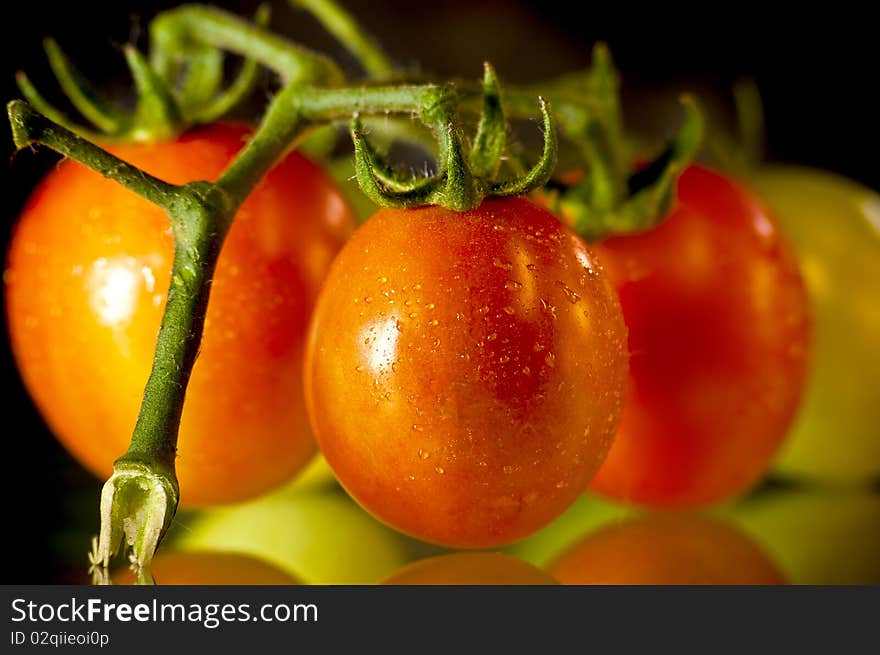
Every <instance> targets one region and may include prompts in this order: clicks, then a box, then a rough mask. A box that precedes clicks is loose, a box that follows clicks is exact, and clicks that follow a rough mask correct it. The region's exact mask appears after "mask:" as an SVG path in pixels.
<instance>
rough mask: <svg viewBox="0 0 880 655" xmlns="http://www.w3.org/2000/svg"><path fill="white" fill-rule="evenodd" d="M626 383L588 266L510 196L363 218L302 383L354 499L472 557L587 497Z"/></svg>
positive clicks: (543, 215)
mask: <svg viewBox="0 0 880 655" xmlns="http://www.w3.org/2000/svg"><path fill="white" fill-rule="evenodd" d="M626 372H627V366H626V330H625V328H624V325H623V321H622V318H621V314H620V307H619V305H618V302H617V298H616V295H615V293H614V290H613V289H612V287H611V285H610V284H609V282H608V280H607V279H606V277H605V274H604V272H603V271H602V268H601V266H600V265H599V263H598V261H597V260H596V259H595V257H594V256H593V254H592V252H591V251H590V250H589V249H588V248H587V247H586V246H585V245H584V244H583V242H582V241H581V240H580V239H579V238H578V237H577V236H576V235H574V234H573V233H572V232H571V231H570V230H569V229H568V228H566V227H565V226H564V225H563V224H562V223H561V222H560V221H559V220H558V219H557V218H556V217H554V216H553V215H552V214H550V213H549V212H548V211H546V210H545V209H543V208H540V207H538V206H537V205H535V204H533V203H531V202H529V201H528V200H525V199H523V198H516V199H507V200H491V201H486V202H484V203H483V204H482V205H481V206H480V207H478V208H477V209H474V210H472V211H468V212H462V213H458V212H453V211H450V210H446V209H443V208H439V207H424V208H419V209H408V210H391V209H385V210H381V211H379V212H378V213H376V214H375V215H374V216H373V217H372V218H370V219H369V221H367V223H365V224H364V225H363V226H362V227H361V228H360V229H359V230H358V231H357V232H356V233H355V234H354V236H353V237H352V238H351V240H350V241H349V242H348V243H347V244H346V246H345V248H344V249H343V250H342V252H341V253H340V254H339V256H338V257H337V259H336V261H335V262H334V264H333V267H332V268H331V271H330V274H329V275H328V277H327V281H326V283H325V285H324V288H323V290H322V292H321V296H320V299H319V301H318V304H317V306H316V309H315V313H314V316H313V319H312V326H311V332H310V337H309V343H308V354H307V359H306V367H305V381H306V398H307V404H308V409H309V415H310V418H311V420H312V426H313V428H314V431H315V435H316V437H317V439H318V443H319V445H320V447H321V450H322V452H323V453H324V455H325V457H326V458H327V461H328V463H329V464H330V466H331V467H332V468H333V470H334V472H335V473H336V475H337V477H338V478H339V480H340V482H341V483H342V485H343V486H344V487H345V488H346V489H347V490H348V491H349V493H351V494H352V496H353V497H354V498H355V499H356V500H357V501H358V502H360V503H361V504H362V505H363V506H364V507H365V508H366V509H367V510H368V511H369V512H371V513H373V514H374V515H375V516H376V517H378V518H379V519H380V520H383V521H385V522H387V523H388V524H389V525H391V526H392V527H395V528H397V529H398V530H401V531H403V532H407V533H409V534H411V535H413V536H416V537H419V538H421V539H424V540H427V541H432V542H436V543H440V544H444V545H448V546H453V547H464V548H471V547H494V546H498V545H501V544H506V543H510V542H512V541H515V540H517V539H519V538H521V537H524V536H526V535H528V534H530V533H532V532H534V531H535V530H537V529H538V528H540V527H541V526H543V525H545V524H547V523H548V522H549V521H550V520H552V519H553V518H555V517H556V516H557V515H558V514H559V513H561V512H562V511H563V510H564V509H565V508H566V507H567V506H568V505H570V504H571V503H572V501H574V499H575V498H576V497H577V496H578V495H579V494H581V493H582V492H583V490H584V488H585V487H586V486H587V483H588V482H589V480H590V479H591V477H592V476H593V474H594V473H595V471H596V469H597V467H598V466H599V464H600V463H601V462H602V460H603V459H604V457H605V454H606V453H607V451H608V447H609V446H610V443H611V439H612V436H613V434H614V430H615V427H616V425H617V420H618V417H619V415H620V411H621V407H622V404H623V399H624V390H625V381H626Z"/></svg>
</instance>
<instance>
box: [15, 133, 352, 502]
mask: <svg viewBox="0 0 880 655" xmlns="http://www.w3.org/2000/svg"><path fill="white" fill-rule="evenodd" d="M246 135H247V130H246V129H245V128H243V127H238V126H227V125H214V126H210V127H207V128H203V129H200V130H194V131H192V132H188V133H187V134H185V135H184V136H182V137H181V138H179V139H178V140H176V141H173V142H164V143H156V144H153V145H134V144H128V145H113V146H112V147H111V150H113V151H114V153H115V154H117V155H118V156H120V157H121V158H123V159H125V160H127V161H129V162H131V163H133V164H135V165H137V166H139V167H141V168H143V169H145V170H146V171H148V172H150V173H152V174H154V175H156V176H158V177H160V178H162V179H165V180H167V181H169V182H172V183H184V182H189V181H191V180H194V179H209V180H210V179H214V178H215V177H216V176H217V175H218V174H219V173H220V172H221V171H222V169H223V167H224V166H225V165H226V164H227V163H228V162H229V161H230V159H231V158H232V157H233V155H234V154H235V153H236V152H237V151H238V150H239V149H240V148H241V147H242V146H243V144H244V139H245V137H246ZM352 230H353V219H352V217H351V214H350V211H349V209H348V208H347V206H346V204H345V203H344V201H343V199H342V196H341V195H340V194H339V192H338V191H337V190H336V189H335V187H334V186H333V184H332V182H331V180H330V178H329V177H328V176H327V175H326V174H325V173H324V172H323V171H322V170H321V169H320V168H319V167H318V166H317V165H315V164H313V163H312V162H310V161H308V160H307V159H306V158H304V157H303V156H302V155H299V154H296V153H294V154H291V155H290V156H288V157H287V158H286V159H285V160H284V161H283V162H281V163H280V164H279V165H278V166H277V167H276V168H275V169H274V170H273V171H271V172H270V173H269V174H268V176H267V177H266V179H265V180H263V182H262V183H261V184H260V185H259V186H258V188H257V189H256V190H255V191H254V193H253V194H252V195H251V196H250V197H249V198H248V200H247V201H246V202H245V204H244V205H243V207H242V208H241V210H240V211H239V212H238V215H237V217H236V220H235V223H234V225H233V227H232V229H231V231H230V233H229V235H228V238H227V240H226V243H225V245H224V247H223V251H222V253H221V255H220V260H219V263H218V266H217V270H216V275H215V278H214V281H213V284H212V293H211V299H210V304H209V309H208V313H207V319H206V322H205V331H204V338H203V341H202V345H201V351H200V355H199V358H198V360H197V361H196V364H195V367H194V370H193V374H192V378H191V380H190V383H189V387H188V391H187V397H186V405H185V408H184V411H183V418H182V423H181V428H180V438H179V444H178V459H177V474H178V479H179V481H180V489H181V504H182V506H203V505H213V504H218V503H229V502H234V501H240V500H243V499H245V498H249V497H253V496H256V495H259V494H261V493H264V492H265V491H267V490H269V489H271V488H273V487H276V486H278V485H280V484H282V483H283V482H285V481H286V480H288V479H289V478H290V477H291V476H293V475H294V474H296V473H297V471H299V470H300V469H301V468H303V467H304V466H305V465H306V464H307V462H308V461H309V459H310V458H311V457H312V455H313V454H314V452H315V445H314V440H313V438H312V435H311V433H310V430H309V426H308V419H307V416H306V412H305V407H304V401H303V394H302V377H301V370H302V358H303V348H304V339H305V333H306V328H307V324H308V319H309V315H310V313H311V310H312V305H313V303H314V300H315V298H316V296H317V292H318V288H319V287H320V285H321V282H322V281H323V277H324V275H325V273H326V271H327V269H328V268H329V265H330V262H331V261H332V259H333V257H334V255H335V254H336V252H337V251H338V250H339V249H340V248H341V246H342V244H343V242H344V241H345V239H346V238H347V236H348V234H349V233H350V232H351V231H352ZM172 257H173V239H172V236H171V232H170V225H169V223H168V218H167V216H166V215H165V214H164V212H163V211H162V210H160V209H159V208H158V207H156V206H154V205H152V204H150V203H149V202H147V201H146V200H144V199H142V198H140V197H138V196H136V195H135V194H134V193H132V192H130V191H128V190H126V189H124V188H122V187H121V186H120V185H118V184H116V183H115V182H112V181H110V180H106V179H104V178H102V177H101V176H100V175H98V174H97V173H94V172H92V171H89V170H87V169H86V168H85V167H83V166H81V165H79V164H76V163H74V162H69V161H68V162H64V163H62V164H61V165H59V166H58V167H57V168H56V169H55V170H53V171H52V172H51V173H49V174H48V175H47V176H46V178H45V179H44V180H43V182H42V183H41V184H40V186H39V187H38V188H37V189H36V190H35V191H34V193H33V194H32V196H31V198H30V200H29V202H28V204H27V206H26V207H25V209H24V211H23V212H22V214H21V217H20V219H19V222H18V224H17V226H16V228H15V231H14V234H13V238H12V242H11V245H10V248H9V252H8V259H7V267H6V271H5V276H4V279H5V292H6V303H7V320H8V323H9V332H10V336H11V340H12V347H13V352H14V355H15V360H16V362H17V364H18V367H19V370H20V371H21V374H22V377H23V379H24V382H25V385H26V387H27V389H28V391H29V392H30V394H31V396H32V397H33V399H34V401H35V403H36V405H37V406H38V408H39V410H40V412H41V414H42V415H43V417H44V419H45V420H46V422H47V423H48V424H49V426H50V428H51V429H52V431H53V432H54V433H55V435H56V436H57V437H58V439H59V440H60V441H61V442H62V443H63V444H64V446H65V447H66V448H67V449H68V450H69V451H70V452H71V453H72V454H73V456H74V457H75V458H76V459H77V460H79V461H80V462H81V463H82V464H84V465H85V466H86V467H87V468H88V469H89V470H91V471H92V472H93V473H95V474H96V475H98V476H100V477H102V478H106V477H108V476H109V475H110V473H111V472H112V463H113V461H114V460H115V459H116V458H117V457H119V456H120V455H121V454H122V453H124V452H125V450H126V448H127V447H128V443H129V439H130V438H131V434H132V430H133V428H134V424H135V418H136V416H137V413H138V409H139V407H140V403H141V399H142V396H143V390H144V386H145V384H146V381H147V377H148V375H149V372H150V368H151V365H152V361H153V351H154V346H155V343H156V335H157V333H158V329H159V324H160V322H161V317H162V312H163V308H164V304H165V297H166V293H167V290H168V288H169V285H170V271H171V263H172Z"/></svg>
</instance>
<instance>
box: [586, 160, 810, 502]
mask: <svg viewBox="0 0 880 655" xmlns="http://www.w3.org/2000/svg"><path fill="white" fill-rule="evenodd" d="M596 253H597V254H598V255H599V257H600V258H601V260H602V262H603V263H604V264H605V267H606V270H607V272H608V275H609V277H610V279H611V280H612V281H613V283H614V285H615V286H616V288H617V290H618V291H619V293H620V302H621V306H622V308H623V314H624V320H625V321H626V325H627V327H628V328H629V350H630V382H629V392H628V397H627V403H626V407H625V408H624V413H623V418H622V419H621V424H620V429H619V430H618V434H617V439H616V441H615V443H614V446H613V448H612V449H611V452H610V454H609V456H608V459H607V460H606V462H605V464H604V465H603V467H602V469H601V470H600V471H599V473H598V475H597V476H596V479H595V480H594V482H593V484H592V487H591V488H592V489H594V490H595V491H597V492H599V493H602V494H605V495H608V496H610V497H613V498H616V499H622V500H627V501H632V502H636V503H643V504H647V505H656V506H680V507H681V506H696V505H703V504H707V503H711V502H714V501H718V500H721V499H723V498H726V497H729V496H731V495H734V494H737V493H739V492H742V491H744V490H746V489H747V488H749V487H750V486H751V485H753V484H754V483H755V482H757V481H758V479H759V478H760V477H761V476H762V475H763V474H764V472H765V471H766V470H767V468H768V467H769V466H770V463H771V460H772V458H773V456H774V454H775V453H776V451H777V449H778V448H779V446H780V444H781V443H782V441H783V439H784V437H785V435H786V432H787V430H788V428H789V425H790V423H791V421H792V418H793V416H794V413H795V410H796V409H797V405H798V401H799V399H800V397H801V393H802V389H803V386H804V380H805V374H806V368H807V363H808V350H809V308H808V302H807V297H806V293H805V291H804V287H803V282H802V280H801V277H800V274H799V272H798V269H797V265H796V262H795V260H794V258H793V256H792V255H791V253H790V251H789V248H788V247H787V244H786V243H785V242H784V241H783V239H782V238H781V236H780V233H779V231H778V229H777V227H776V225H775V223H774V222H773V220H772V219H771V217H770V215H769V214H768V213H767V211H766V210H765V209H764V208H763V206H762V205H761V204H760V203H759V202H758V201H757V200H756V199H755V198H754V197H753V196H752V195H751V194H750V193H748V192H746V191H745V190H744V189H743V188H740V187H738V186H736V185H734V184H733V183H731V182H730V181H728V180H727V179H725V178H723V177H721V176H719V175H717V174H715V173H713V172H710V171H708V170H706V169H703V168H698V167H691V168H689V169H687V170H686V171H685V172H684V174H683V175H682V176H681V178H680V180H679V183H678V189H677V202H676V204H675V207H674V209H673V211H672V213H671V215H670V216H669V217H668V219H666V220H665V221H664V222H663V223H661V225H660V226H659V227H658V228H656V229H655V230H653V231H651V232H648V233H645V234H643V235H637V236H630V237H617V238H612V239H608V240H606V241H604V242H603V243H602V244H600V245H599V246H597V248H596Z"/></svg>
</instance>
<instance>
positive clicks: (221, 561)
mask: <svg viewBox="0 0 880 655" xmlns="http://www.w3.org/2000/svg"><path fill="white" fill-rule="evenodd" d="M150 571H151V573H152V574H153V580H154V581H155V583H156V584H157V585H295V584H301V582H300V581H299V580H298V579H297V578H295V577H293V576H291V575H289V574H287V573H285V572H284V571H283V570H281V569H279V568H277V567H275V566H272V565H271V564H268V563H267V562H264V561H262V560H259V559H257V558H255V557H251V556H249V555H242V554H240V553H212V552H201V553H196V552H185V551H174V550H172V551H161V552H160V553H159V554H158V555H156V557H155V559H153V563H152V564H151V565H150ZM113 582H114V584H134V582H135V574H134V573H133V572H132V571H122V572H120V573H118V574H116V575H114V576H113Z"/></svg>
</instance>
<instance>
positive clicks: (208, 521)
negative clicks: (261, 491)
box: [160, 490, 414, 584]
mask: <svg viewBox="0 0 880 655" xmlns="http://www.w3.org/2000/svg"><path fill="white" fill-rule="evenodd" d="M178 524H179V526H178V527H179V528H180V529H178V530H175V531H174V532H173V533H169V540H170V546H171V547H172V548H175V549H180V550H188V551H209V552H216V551H221V552H233V553H244V554H248V555H251V556H253V557H258V558H260V559H261V560H264V561H266V562H269V563H271V564H273V565H274V566H277V567H278V568H280V569H282V570H284V571H286V572H287V573H289V574H290V575H293V576H295V577H296V578H298V579H301V580H304V581H305V582H306V583H308V584H375V583H377V582H379V581H380V580H382V579H383V578H384V577H385V576H387V575H389V574H390V573H392V572H393V571H394V570H396V569H397V568H399V567H400V566H402V565H403V564H404V563H405V562H407V561H409V560H410V559H412V554H411V552H412V550H414V549H413V548H412V547H411V544H409V543H407V540H406V539H405V538H404V537H402V536H401V535H399V534H398V533H396V532H394V531H393V530H389V529H388V528H387V527H385V526H384V525H382V524H381V523H379V522H378V521H376V520H375V519H373V518H372V517H371V516H370V515H369V514H367V513H366V512H364V511H363V510H361V508H360V507H358V506H357V505H356V504H355V503H354V502H352V501H351V499H350V498H348V497H347V496H346V495H345V494H344V493H342V492H341V491H337V492H332V491H324V492H316V491H314V490H308V491H299V492H297V491H294V490H283V491H278V492H275V493H272V494H268V495H266V496H263V497H261V498H258V499H256V500H251V501H248V502H246V503H241V504H238V505H234V506H231V507H221V508H216V509H213V510H209V511H205V512H202V513H200V514H199V515H197V516H194V517H192V518H189V519H187V518H185V517H184V518H181V519H178ZM160 552H161V551H160Z"/></svg>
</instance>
